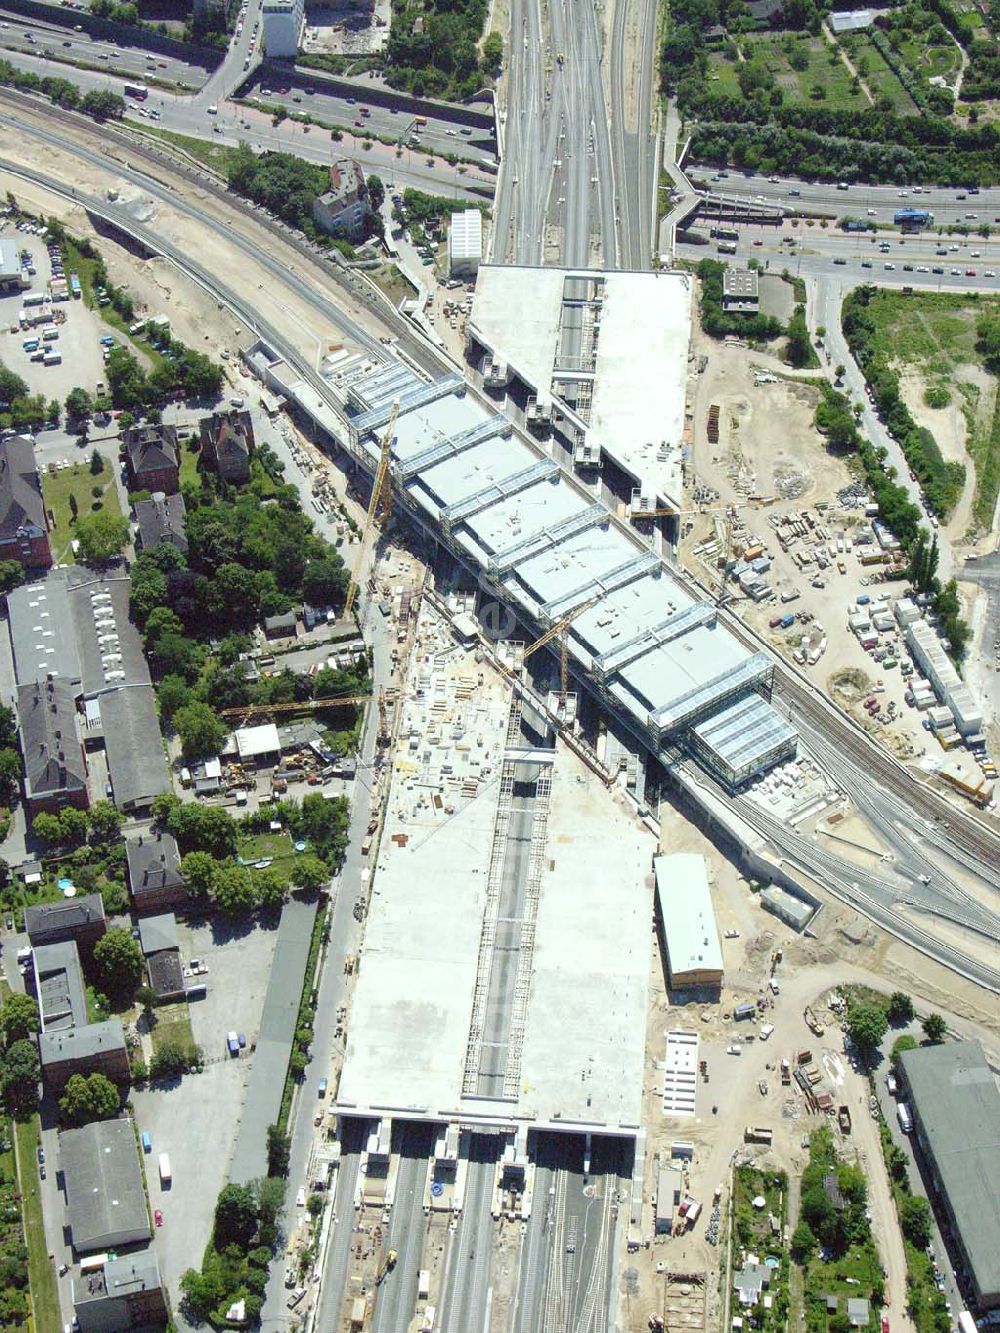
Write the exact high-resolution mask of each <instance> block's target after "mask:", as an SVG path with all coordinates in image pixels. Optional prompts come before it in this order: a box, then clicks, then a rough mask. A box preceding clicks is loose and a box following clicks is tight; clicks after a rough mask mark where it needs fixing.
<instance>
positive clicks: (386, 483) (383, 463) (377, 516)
mask: <svg viewBox="0 0 1000 1333" xmlns="http://www.w3.org/2000/svg"><path fill="white" fill-rule="evenodd" d="M398 416H399V399H398V398H397V399H396V401H395V402H394V403H393V405H392V411H391V412H390V414H389V424H388V425H387V426H386V428H385V434H384V435H383V436H382V445H381V448H380V449H379V457H378V468H377V469H376V471H375V480H374V481H373V482H372V494H371V499H370V500H369V502H368V513H367V515H366V517H365V526H364V528H363V529H362V532H361V545H360V547H359V548H358V558H357V559H356V560H355V562H354V571H353V573H352V574H351V581H350V583H349V584H348V587H347V600H346V601H345V603H344V617H345V619H346V618H347V617H348V616H349V615H350V614H351V612H352V611H353V610H354V603H355V601H356V599H357V596H358V585H359V583H360V580H361V574H362V572H363V569H364V562H365V556H366V555H367V553H368V543H369V539H370V537H371V534H372V532H373V531H375V530H376V529H381V528H382V527H384V526H385V523H386V522H387V520H388V518H389V514H390V513H391V512H392V477H391V476H390V473H389V463H390V461H391V459H392V432H393V427H394V426H395V425H396V418H397V417H398Z"/></svg>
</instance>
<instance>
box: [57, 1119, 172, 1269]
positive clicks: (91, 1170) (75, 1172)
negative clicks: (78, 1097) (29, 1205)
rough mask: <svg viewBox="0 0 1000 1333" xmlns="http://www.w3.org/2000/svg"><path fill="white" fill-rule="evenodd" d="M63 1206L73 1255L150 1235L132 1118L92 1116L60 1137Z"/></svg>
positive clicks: (115, 1245) (106, 1248) (113, 1246)
mask: <svg viewBox="0 0 1000 1333" xmlns="http://www.w3.org/2000/svg"><path fill="white" fill-rule="evenodd" d="M59 1156H60V1161H61V1165H62V1172H63V1178H64V1180H65V1182H66V1211H67V1214H68V1222H69V1228H70V1231H71V1232H72V1235H73V1249H74V1250H75V1251H76V1252H77V1254H90V1253H92V1252H93V1251H95V1250H109V1249H114V1248H117V1247H118V1246H121V1245H131V1244H134V1243H135V1242H136V1241H141V1240H149V1237H150V1235H151V1234H152V1229H151V1227H150V1225H149V1210H148V1208H147V1206H146V1192H145V1189H144V1188H143V1183H142V1172H141V1170H140V1167H139V1155H138V1149H137V1147H136V1141H135V1131H134V1130H133V1128H132V1122H131V1121H130V1120H129V1119H127V1118H122V1119H120V1120H97V1121H95V1122H94V1123H93V1124H91V1125H84V1126H83V1128H82V1129H68V1130H65V1131H64V1132H63V1133H62V1134H60V1136H59Z"/></svg>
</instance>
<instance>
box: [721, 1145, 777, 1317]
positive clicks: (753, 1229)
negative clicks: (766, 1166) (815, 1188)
mask: <svg viewBox="0 0 1000 1333" xmlns="http://www.w3.org/2000/svg"><path fill="white" fill-rule="evenodd" d="M758 1197H760V1198H762V1199H763V1200H764V1206H763V1208H755V1207H754V1205H753V1200H754V1199H756V1198H758ZM772 1219H773V1221H772ZM787 1220H788V1177H787V1176H786V1174H785V1173H784V1171H759V1170H758V1169H757V1168H756V1167H754V1166H738V1167H737V1168H736V1170H735V1172H734V1173H733V1260H732V1262H733V1270H734V1272H735V1271H736V1270H738V1269H740V1268H742V1266H743V1264H744V1263H745V1262H746V1258H747V1255H748V1254H749V1253H750V1252H753V1253H754V1254H756V1255H757V1257H758V1258H759V1259H760V1261H761V1262H766V1261H767V1260H768V1259H770V1260H771V1261H772V1262H771V1264H769V1265H768V1267H770V1268H772V1276H771V1284H770V1288H769V1295H770V1297H771V1305H770V1308H769V1309H765V1308H764V1307H763V1305H762V1304H758V1305H757V1306H756V1307H754V1318H753V1323H754V1327H755V1328H758V1329H761V1330H763V1333H783V1331H784V1329H785V1325H786V1321H787V1318H788V1305H789V1273H790V1262H789V1258H788V1252H787V1251H786V1249H785V1246H784V1241H783V1236H784V1229H785V1226H786V1223H787ZM775 1261H777V1266H776V1267H775V1266H774V1262H775Z"/></svg>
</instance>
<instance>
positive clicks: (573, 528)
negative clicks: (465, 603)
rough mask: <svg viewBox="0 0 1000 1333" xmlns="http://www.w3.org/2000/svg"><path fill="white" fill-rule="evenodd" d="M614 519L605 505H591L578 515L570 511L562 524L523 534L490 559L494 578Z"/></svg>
mask: <svg viewBox="0 0 1000 1333" xmlns="http://www.w3.org/2000/svg"><path fill="white" fill-rule="evenodd" d="M610 522H611V516H610V515H609V513H608V511H607V510H606V509H605V508H604V506H603V505H599V504H594V505H590V506H589V507H588V508H586V509H581V510H580V511H579V512H578V513H576V514H570V515H569V517H568V518H564V519H562V520H561V521H560V522H559V523H553V524H552V525H551V527H546V528H542V529H541V530H540V531H538V532H533V533H531V535H530V536H528V537H522V538H521V539H520V540H519V541H516V542H514V544H513V545H512V546H505V547H504V548H503V550H500V551H496V552H494V554H493V555H491V556H490V558H489V572H490V574H491V575H492V576H493V577H494V578H499V577H500V576H501V575H503V574H506V573H508V572H509V571H510V570H512V569H513V568H514V566H515V565H519V564H521V563H522V561H524V560H530V559H531V557H532V556H534V555H540V554H541V553H542V551H547V550H548V549H549V548H550V547H552V546H558V544H559V543H560V542H564V541H566V540H567V539H568V538H569V537H575V536H576V534H577V533H578V532H586V531H587V530H588V528H596V527H598V526H599V525H606V524H608V523H610Z"/></svg>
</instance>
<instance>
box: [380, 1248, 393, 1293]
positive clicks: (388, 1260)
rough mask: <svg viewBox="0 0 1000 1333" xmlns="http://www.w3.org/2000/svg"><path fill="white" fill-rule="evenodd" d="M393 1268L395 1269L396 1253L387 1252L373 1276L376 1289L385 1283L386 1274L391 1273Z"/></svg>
mask: <svg viewBox="0 0 1000 1333" xmlns="http://www.w3.org/2000/svg"><path fill="white" fill-rule="evenodd" d="M395 1267H396V1251H395V1250H387V1251H386V1254H385V1257H384V1258H383V1260H382V1262H381V1263H380V1264H379V1266H378V1272H377V1273H376V1274H375V1285H376V1287H380V1286H381V1285H382V1283H383V1282H384V1281H385V1277H386V1274H387V1273H391V1272H392V1270H393V1269H394V1268H395Z"/></svg>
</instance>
